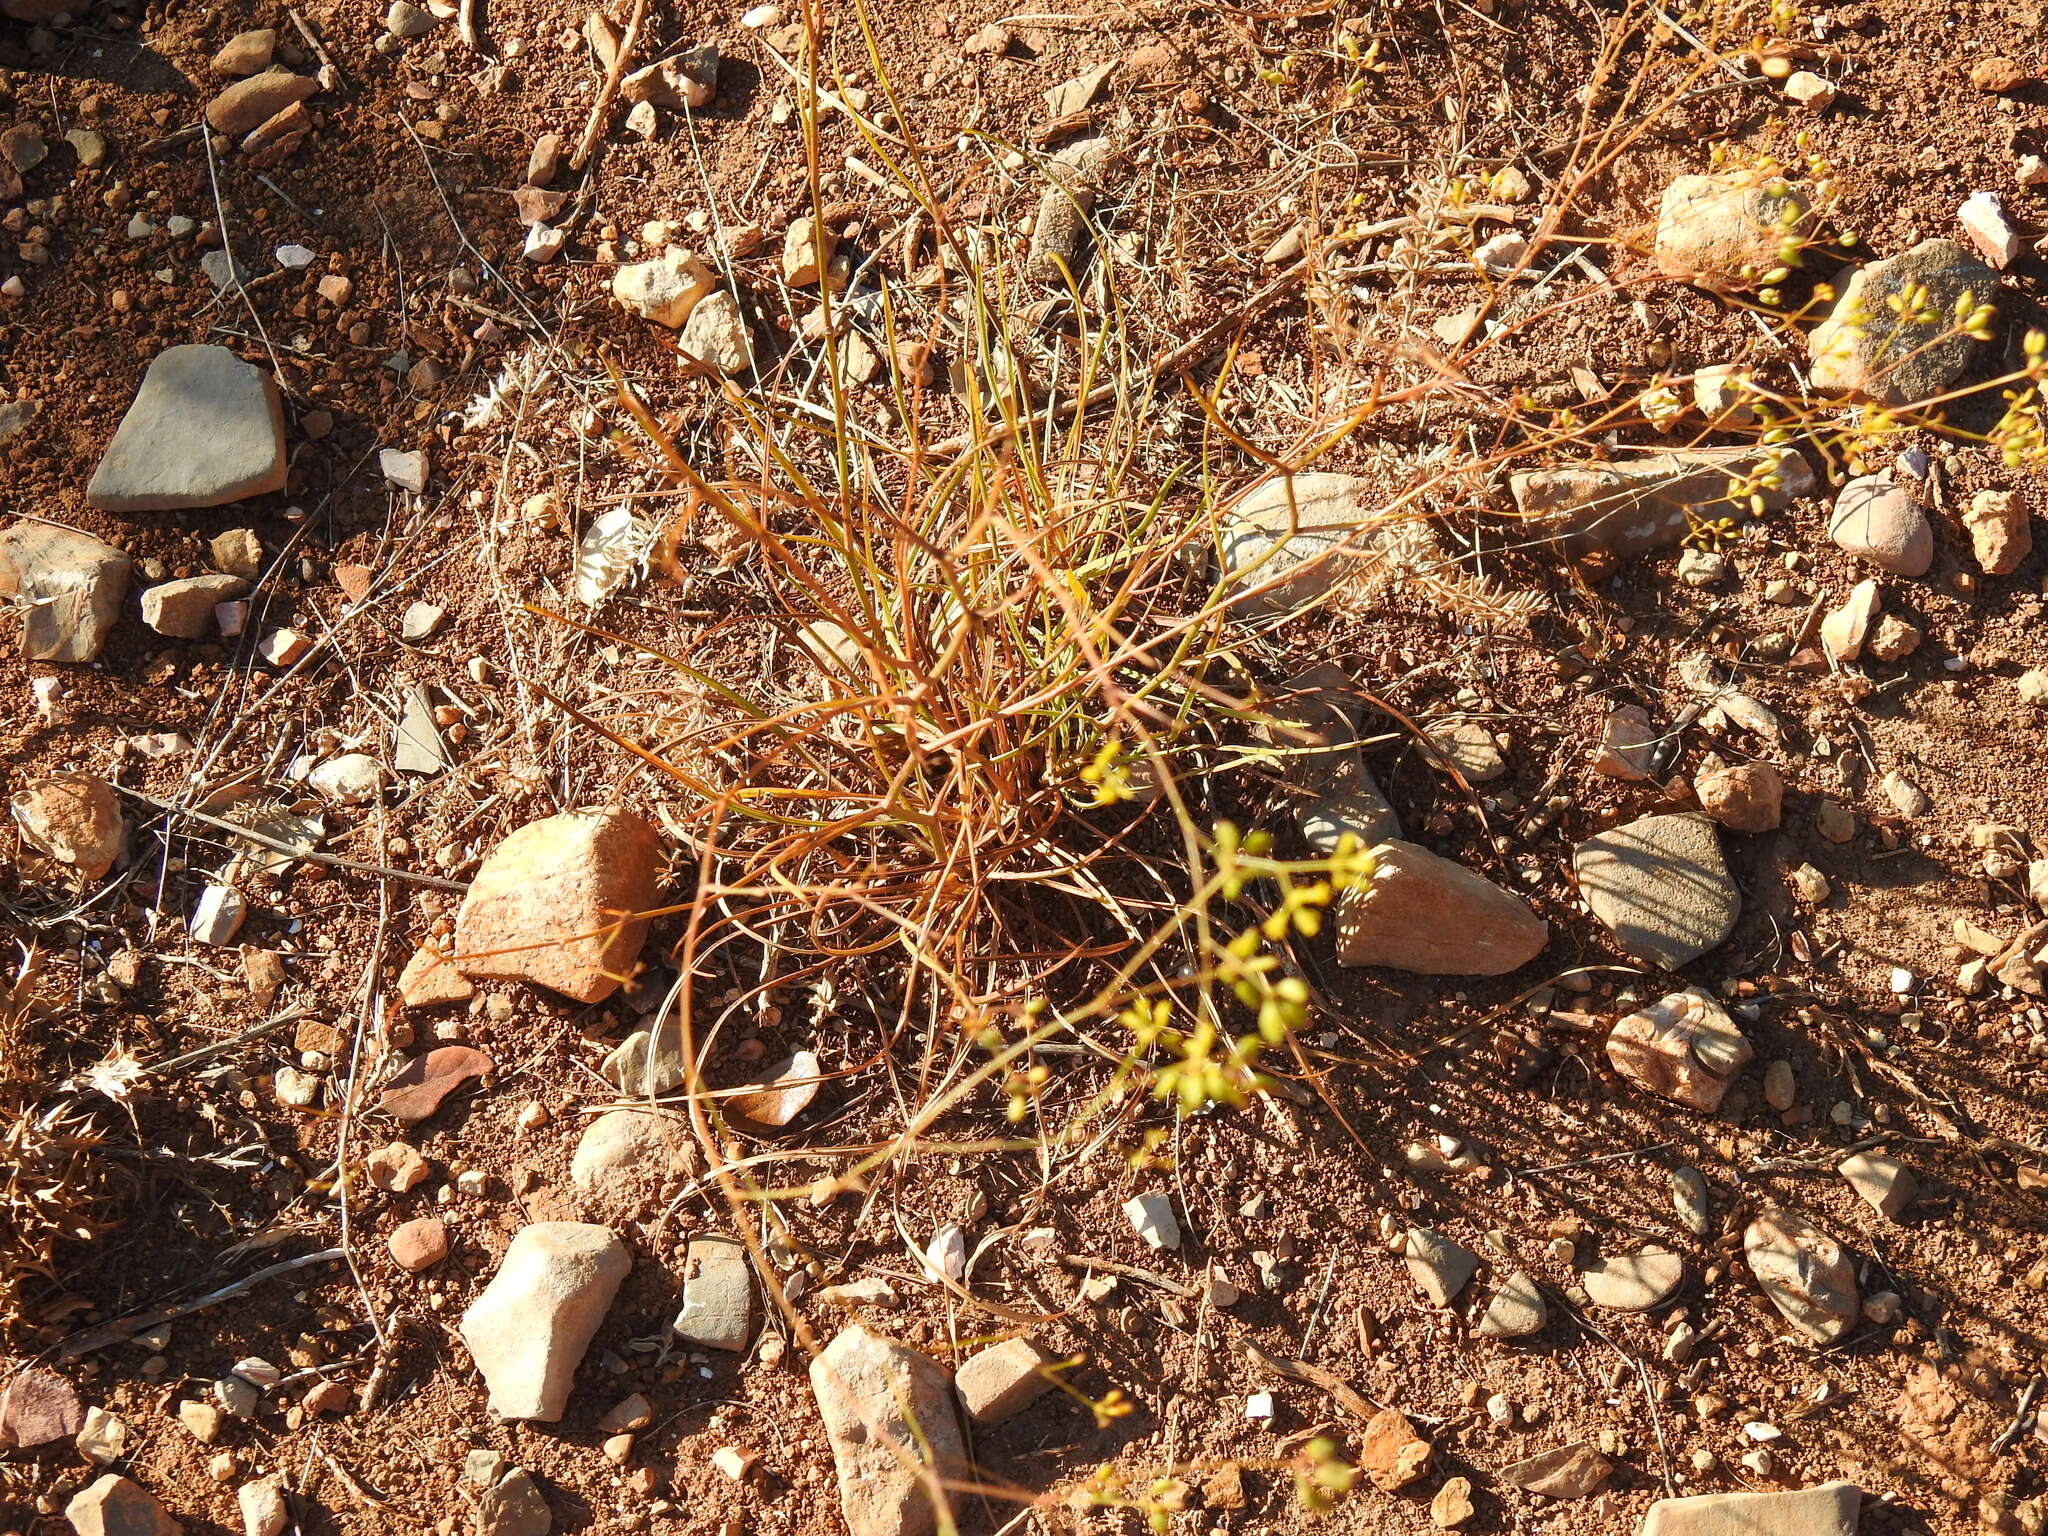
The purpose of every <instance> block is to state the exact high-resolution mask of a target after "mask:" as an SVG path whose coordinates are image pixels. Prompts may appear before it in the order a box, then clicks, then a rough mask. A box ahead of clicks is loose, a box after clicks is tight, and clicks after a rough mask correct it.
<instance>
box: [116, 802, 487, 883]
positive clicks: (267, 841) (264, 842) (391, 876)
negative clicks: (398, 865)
mask: <svg viewBox="0 0 2048 1536" xmlns="http://www.w3.org/2000/svg"><path fill="white" fill-rule="evenodd" d="M114 788H116V789H118V790H119V791H120V792H121V793H122V794H124V795H127V796H128V797H129V798H130V799H134V800H140V801H141V802H142V803H143V804H144V805H153V806H155V807H156V808H157V809H158V810H160V811H162V812H163V813H164V814H165V815H167V816H185V817H189V818H190V819H192V820H193V821H197V822H201V823H203V824H205V825H206V826H209V827H213V828H215V829H217V830H219V831H222V832H231V833H233V834H234V835H235V836H236V837H241V838H246V839H248V840H249V841H250V842H252V843H254V844H255V845H256V846H257V847H259V848H268V849H269V850H270V851H271V852H273V853H284V854H289V855H291V857H293V858H295V859H302V860H304V861H305V862H306V863H308V864H325V865H328V866H329V867H331V868H334V869H347V870H353V871H354V872H355V873H357V874H359V875H380V876H383V877H384V878H385V879H388V880H409V881H411V882H412V883H413V884H414V885H430V886H432V887H433V888H434V889H435V890H437V891H466V890H468V889H469V885H468V883H467V882H466V881H462V880H443V879H442V878H441V877H440V876H439V875H422V874H418V873H416V872H415V871H413V870H410V869H393V868H392V867H391V866H390V865H388V864H366V863H364V862H363V861H362V860H361V859H345V858H343V857H342V856H341V855H340V854H338V853H321V852H319V851H318V850H317V849H316V850H310V851H309V850H308V849H305V848H301V847H299V846H297V845H296V844H293V843H288V842H286V841H285V840H284V839H283V838H278V837H270V836H268V835H266V834H265V833H262V832H258V831H255V830H254V829H253V828H250V827H245V826H243V825H242V824H241V823H240V822H235V821H224V820H222V819H221V818H220V817H218V816H209V815H207V814H206V812H204V811H195V810H193V809H192V808H191V807H189V806H183V805H173V804H172V803H171V802H170V801H168V800H159V799H157V797H156V796H155V795H145V794H144V793H143V792H142V791H141V790H139V789H130V788H129V787H128V786H127V785H125V784H116V785H115V786H114Z"/></svg>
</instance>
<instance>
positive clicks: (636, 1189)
mask: <svg viewBox="0 0 2048 1536" xmlns="http://www.w3.org/2000/svg"><path fill="white" fill-rule="evenodd" d="M695 1148H696V1142H695V1139H694V1138H693V1137H692V1135H691V1132H690V1123H689V1121H688V1120H687V1119H685V1118H684V1117H683V1116H681V1115H678V1114H673V1113H670V1112H668V1111H666V1110H653V1109H613V1110H607V1111H606V1112H605V1113H604V1114H601V1115H599V1116H598V1117H597V1118H596V1119H594V1120H592V1121H591V1122H590V1123H589V1124H588V1125H586V1126H585V1127H584V1128H583V1134H582V1136H580V1137H579V1138H578V1139H577V1142H576V1152H575V1155H574V1156H573V1157H571V1158H570V1160H569V1183H570V1185H571V1186H572V1187H573V1188H574V1189H575V1191H576V1193H577V1195H578V1196H579V1197H580V1198H581V1199H582V1201H583V1202H584V1205H585V1207H586V1209H588V1210H589V1211H590V1212H591V1213H592V1214H594V1215H597V1216H601V1217H603V1218H605V1219H606V1220H618V1221H630V1220H631V1219H633V1218H634V1217H636V1216H638V1215H640V1214H641V1213H642V1212H644V1211H646V1210H647V1209H648V1208H649V1207H651V1206H653V1205H655V1204H656V1203H658V1202H659V1201H661V1200H662V1199H664V1198H665V1197H666V1196H667V1194H668V1191H669V1187H670V1185H671V1184H672V1182H673V1181H674V1180H675V1179H676V1178H677V1177H679V1176H684V1175H687V1174H688V1173H689V1172H690V1171H691V1170H692V1169H694V1168H695V1167H696V1151H695Z"/></svg>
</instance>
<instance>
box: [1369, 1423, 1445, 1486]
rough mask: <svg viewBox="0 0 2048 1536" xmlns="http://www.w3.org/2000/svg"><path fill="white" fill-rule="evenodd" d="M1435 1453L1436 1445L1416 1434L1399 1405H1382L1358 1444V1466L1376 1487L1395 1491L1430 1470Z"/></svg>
mask: <svg viewBox="0 0 2048 1536" xmlns="http://www.w3.org/2000/svg"><path fill="white" fill-rule="evenodd" d="M1435 1454H1436V1450H1435V1447H1433V1446H1432V1445H1431V1444H1430V1443H1429V1442H1428V1441H1427V1440H1425V1439H1423V1438H1422V1436H1420V1435H1418V1434H1417V1433H1415V1426H1414V1425H1413V1424H1410V1423H1409V1422H1408V1415H1407V1414H1405V1413H1403V1412H1401V1410H1400V1409H1398V1408H1382V1409H1381V1410H1380V1411H1379V1412H1378V1413H1376V1414H1374V1415H1373V1416H1372V1417H1371V1418H1370V1419H1368V1420H1367V1421H1366V1425H1365V1433H1364V1435H1363V1436H1361V1437H1360V1440H1359V1445H1358V1465H1359V1466H1360V1467H1361V1468H1362V1469H1363V1470H1364V1472H1365V1474H1366V1476H1368V1477H1370V1478H1371V1479H1372V1481H1373V1486H1374V1487H1376V1488H1378V1489H1379V1490H1380V1491H1381V1492H1382V1493H1392V1492H1394V1490H1396V1489H1397V1488H1405V1487H1407V1486H1408V1485H1409V1484H1410V1483H1412V1482H1414V1481H1415V1479H1417V1478H1418V1477H1420V1476H1422V1474H1423V1473H1425V1472H1427V1471H1428V1470H1429V1463H1430V1458H1431V1457H1432V1456H1434V1455H1435Z"/></svg>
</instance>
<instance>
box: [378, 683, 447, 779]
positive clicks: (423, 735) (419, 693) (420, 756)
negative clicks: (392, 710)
mask: <svg viewBox="0 0 2048 1536" xmlns="http://www.w3.org/2000/svg"><path fill="white" fill-rule="evenodd" d="M391 766H392V767H393V768H395V769H397V770H398V771H399V772H400V773H419V774H436V773H440V772H442V771H444V770H445V769H446V768H447V767H448V766H449V762H448V744H447V743H446V742H444V741H443V740H442V739H441V728H440V727H439V726H437V725H436V724H435V723H434V701H433V700H432V699H431V698H429V697H428V696H427V690H426V689H424V688H414V689H412V690H411V691H410V692H409V693H407V694H406V697H405V713H404V714H403V715H401V716H399V719H398V729H397V730H396V731H394V732H393V733H392V736H391Z"/></svg>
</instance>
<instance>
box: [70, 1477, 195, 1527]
mask: <svg viewBox="0 0 2048 1536" xmlns="http://www.w3.org/2000/svg"><path fill="white" fill-rule="evenodd" d="M64 1518H65V1519H66V1520H69V1521H70V1522H71V1529H72V1530H74V1531H75V1532H77V1533H78V1536H180V1533H181V1532H182V1531H183V1530H184V1529H185V1528H184V1527H183V1526H182V1525H180V1524H178V1522H177V1521H175V1520H173V1519H172V1518H171V1517H170V1515H169V1513H168V1512H166V1510H165V1509H164V1507H163V1505H161V1504H159V1503H157V1501H156V1495H155V1494H153V1493H151V1492H150V1491H149V1490H148V1489H147V1488H145V1487H143V1486H142V1484H140V1483H138V1482H135V1481H133V1480H131V1479H129V1478H125V1477H121V1476H119V1475H118V1474H116V1473H113V1472H109V1473H107V1474H106V1475H105V1476H104V1477H101V1478H99V1479H98V1480H97V1481H95V1482H92V1483H90V1484H88V1485H87V1486H86V1487H85V1488H84V1489H83V1490H81V1491H80V1492H79V1493H77V1494H74V1495H73V1496H72V1499H71V1502H70V1503H69V1504H66V1505H65V1506H64Z"/></svg>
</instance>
